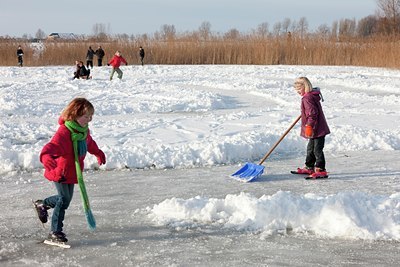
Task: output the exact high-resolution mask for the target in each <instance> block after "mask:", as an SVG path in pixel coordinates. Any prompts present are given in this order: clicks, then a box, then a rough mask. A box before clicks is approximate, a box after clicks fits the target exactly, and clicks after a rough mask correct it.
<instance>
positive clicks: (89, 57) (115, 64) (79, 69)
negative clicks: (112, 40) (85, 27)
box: [73, 46, 145, 81]
mask: <svg viewBox="0 0 400 267" xmlns="http://www.w3.org/2000/svg"><path fill="white" fill-rule="evenodd" d="M95 55H96V56H97V66H99V67H101V66H102V64H103V58H104V56H105V52H104V50H103V48H102V47H101V46H99V47H98V49H97V50H96V51H94V50H93V49H92V47H91V46H89V49H88V51H87V53H86V67H85V66H84V65H83V62H82V61H79V60H77V61H76V62H75V63H76V71H75V72H74V77H73V79H91V78H92V76H90V69H89V67H90V68H93V58H94V56H95ZM144 56H145V52H144V49H143V47H141V46H140V47H139V57H140V62H141V64H142V66H143V65H144ZM122 63H123V64H125V65H128V62H127V61H126V59H125V58H124V57H122V54H121V52H120V51H116V52H115V54H114V56H113V57H112V58H111V60H110V61H109V62H108V63H107V66H111V67H112V70H111V74H110V81H111V80H112V79H113V77H114V73H117V75H118V78H119V79H122V75H123V72H122V70H121V69H120V66H121V64H122Z"/></svg>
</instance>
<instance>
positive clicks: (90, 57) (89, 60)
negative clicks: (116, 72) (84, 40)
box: [86, 46, 95, 69]
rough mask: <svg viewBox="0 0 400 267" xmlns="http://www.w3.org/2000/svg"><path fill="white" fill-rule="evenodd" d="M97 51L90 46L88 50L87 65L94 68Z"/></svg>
mask: <svg viewBox="0 0 400 267" xmlns="http://www.w3.org/2000/svg"><path fill="white" fill-rule="evenodd" d="M94 54H95V52H94V51H93V49H92V47H91V46H89V49H88V51H87V52H86V67H87V68H89V67H90V68H91V69H93V57H94Z"/></svg>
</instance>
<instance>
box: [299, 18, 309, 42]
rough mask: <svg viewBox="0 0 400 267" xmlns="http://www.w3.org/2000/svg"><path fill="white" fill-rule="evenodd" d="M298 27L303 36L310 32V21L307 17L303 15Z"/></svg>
mask: <svg viewBox="0 0 400 267" xmlns="http://www.w3.org/2000/svg"><path fill="white" fill-rule="evenodd" d="M298 29H299V32H300V36H301V38H304V36H305V34H306V33H307V32H308V21H307V19H306V18H305V17H301V18H300V20H299V22H298Z"/></svg>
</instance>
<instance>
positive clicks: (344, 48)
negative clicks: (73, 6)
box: [0, 36, 400, 68]
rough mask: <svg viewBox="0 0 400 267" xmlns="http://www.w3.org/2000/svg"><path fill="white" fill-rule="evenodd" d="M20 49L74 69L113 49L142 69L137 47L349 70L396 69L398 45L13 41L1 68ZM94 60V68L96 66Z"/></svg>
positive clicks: (200, 59) (228, 60) (33, 61)
mask: <svg viewBox="0 0 400 267" xmlns="http://www.w3.org/2000/svg"><path fill="white" fill-rule="evenodd" d="M18 45H21V46H22V48H23V50H24V53H25V55H24V65H25V66H48V65H73V64H74V62H75V60H82V61H84V62H85V61H86V52H87V49H88V47H89V46H92V48H93V49H94V50H96V49H97V47H98V45H101V46H102V47H103V49H104V50H105V53H106V56H105V58H104V59H103V64H106V63H107V61H108V60H109V59H111V57H112V55H113V54H114V53H115V51H116V50H119V51H121V52H122V54H123V56H124V57H125V58H126V59H127V61H128V63H129V64H130V65H136V64H140V62H139V55H138V51H139V46H143V47H144V49H145V51H146V56H145V64H188V65H193V64H237V65H244V64H245V65H274V64H283V65H353V66H368V67H388V68H399V67H400V46H399V45H398V43H397V41H396V39H395V38H390V37H387V36H379V37H378V36H377V37H375V38H348V39H346V40H339V41H338V40H337V39H336V38H335V39H329V38H322V37H319V36H309V37H305V38H299V37H290V38H288V37H268V38H258V37H251V36H250V37H249V36H247V37H244V38H239V39H235V40H231V39H225V38H217V37H214V38H210V39H208V40H206V41H204V40H200V38H196V37H192V38H186V37H185V38H174V39H170V40H158V39H146V40H140V39H134V40H129V39H120V40H118V39H115V40H111V41H103V42H99V41H96V40H73V41H60V40H58V41H44V42H42V43H36V44H31V43H28V42H26V41H25V42H21V41H17V40H13V39H0V65H2V66H16V65H17V56H16V49H17V47H18ZM96 63H97V61H96V57H95V58H94V65H96Z"/></svg>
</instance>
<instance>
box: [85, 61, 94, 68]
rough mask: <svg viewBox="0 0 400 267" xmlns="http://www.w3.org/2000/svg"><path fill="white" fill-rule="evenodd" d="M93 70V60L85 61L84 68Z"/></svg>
mask: <svg viewBox="0 0 400 267" xmlns="http://www.w3.org/2000/svg"><path fill="white" fill-rule="evenodd" d="M89 67H90V68H93V60H87V61H86V68H89Z"/></svg>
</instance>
